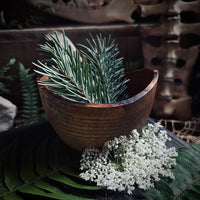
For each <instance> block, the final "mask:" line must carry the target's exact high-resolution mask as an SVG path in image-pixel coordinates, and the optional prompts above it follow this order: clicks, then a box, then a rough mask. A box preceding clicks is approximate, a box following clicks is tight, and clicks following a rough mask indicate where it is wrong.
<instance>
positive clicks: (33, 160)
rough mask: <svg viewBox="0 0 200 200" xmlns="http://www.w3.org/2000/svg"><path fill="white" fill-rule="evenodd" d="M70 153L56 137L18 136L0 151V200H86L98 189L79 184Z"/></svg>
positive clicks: (49, 135)
mask: <svg viewBox="0 0 200 200" xmlns="http://www.w3.org/2000/svg"><path fill="white" fill-rule="evenodd" d="M25 138H26V139H25ZM24 139H25V140H24ZM52 147H53V148H52ZM72 152H73V151H72V150H70V149H69V148H68V147H67V146H66V145H65V144H64V143H63V142H61V140H60V139H58V137H57V136H56V135H54V136H52V135H51V134H48V135H44V134H40V136H39V135H38V134H37V133H35V134H34V135H33V137H31V140H30V136H28V135H26V136H23V139H22V138H21V136H19V138H18V139H17V140H15V141H14V142H13V143H11V144H10V145H8V146H7V147H6V148H5V149H4V151H0V199H12V200H14V199H21V200H23V199H49V198H50V199H60V200H65V199H71V200H82V199H83V200H88V199H90V198H87V196H90V195H88V191H93V193H94V192H95V191H98V190H100V189H102V188H101V187H97V186H91V185H89V184H87V183H83V182H82V181H81V178H80V177H79V171H78V166H77V165H76V164H74V163H77V161H79V159H80V155H79V154H78V153H76V152H73V153H72ZM78 163H79V162H78ZM73 190H74V191H76V193H73V192H72V191H73ZM83 195H84V196H86V197H82V196H83Z"/></svg>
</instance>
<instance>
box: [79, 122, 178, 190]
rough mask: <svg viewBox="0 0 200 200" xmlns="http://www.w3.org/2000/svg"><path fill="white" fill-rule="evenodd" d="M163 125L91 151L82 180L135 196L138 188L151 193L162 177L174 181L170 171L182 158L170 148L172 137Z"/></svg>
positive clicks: (84, 157)
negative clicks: (134, 191) (136, 187)
mask: <svg viewBox="0 0 200 200" xmlns="http://www.w3.org/2000/svg"><path fill="white" fill-rule="evenodd" d="M160 127H161V125H160V124H159V123H155V124H154V125H153V124H148V126H147V127H146V128H145V129H143V130H142V132H141V134H140V133H138V132H137V130H133V131H132V133H131V134H130V135H129V136H128V137H127V136H120V137H119V138H114V139H113V140H110V141H107V142H105V144H104V146H103V148H102V151H100V150H99V149H97V148H94V147H92V148H87V149H85V151H84V152H83V154H82V159H81V160H80V169H81V170H82V171H83V172H82V173H81V174H80V177H81V178H83V179H85V180H86V181H88V180H90V181H94V182H96V183H97V185H98V186H104V187H107V188H108V189H110V190H114V191H116V190H118V191H125V190H126V191H127V193H128V194H131V193H132V191H133V190H134V189H135V185H137V186H138V187H139V188H141V189H144V190H147V189H149V188H151V187H153V186H154V182H155V181H159V180H160V179H159V175H163V176H166V177H170V178H174V176H173V174H172V172H171V171H170V169H171V168H172V167H173V166H174V165H176V159H175V157H177V156H178V154H177V152H176V149H175V148H174V147H172V148H169V149H167V148H166V145H165V143H166V141H169V140H170V138H169V137H168V136H167V133H166V131H164V130H161V131H159V128H160Z"/></svg>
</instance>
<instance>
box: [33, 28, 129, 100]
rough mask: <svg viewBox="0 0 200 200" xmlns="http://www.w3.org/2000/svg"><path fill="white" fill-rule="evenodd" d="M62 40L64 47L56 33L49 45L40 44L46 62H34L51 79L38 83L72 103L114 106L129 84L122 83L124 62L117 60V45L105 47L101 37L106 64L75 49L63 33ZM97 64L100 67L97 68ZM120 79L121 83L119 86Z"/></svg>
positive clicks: (47, 40)
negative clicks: (109, 104)
mask: <svg viewBox="0 0 200 200" xmlns="http://www.w3.org/2000/svg"><path fill="white" fill-rule="evenodd" d="M62 37H63V39H62V41H63V44H62V41H61V40H60V39H59V37H58V34H57V33H56V34H55V35H50V36H47V37H46V43H45V44H44V45H40V50H41V51H42V53H43V55H45V56H46V59H45V60H43V62H40V61H38V64H36V63H33V64H34V65H35V66H36V67H37V70H35V72H37V73H38V74H40V75H45V76H48V77H49V79H48V80H46V81H42V82H39V84H41V85H47V86H50V87H52V91H53V92H54V93H55V94H57V95H59V96H62V97H64V98H65V99H68V100H70V101H74V102H83V103H85V102H87V103H115V102H116V99H117V98H118V97H119V96H120V95H121V94H122V92H124V90H125V86H124V84H125V83H126V81H122V77H123V75H124V74H123V69H119V68H120V66H121V63H122V59H117V58H116V56H117V53H118V49H117V48H116V46H115V45H114V42H112V43H108V44H107V43H106V44H104V43H105V41H101V40H102V38H99V43H98V45H99V47H98V48H100V49H101V52H103V53H102V56H101V57H103V58H102V59H103V63H101V62H100V60H96V61H95V60H93V59H94V56H93V57H89V56H88V55H87V54H86V53H83V52H79V51H78V50H76V51H75V50H72V47H71V46H70V45H69V43H68V42H67V41H66V37H65V33H64V32H63V34H62ZM109 40H110V39H109ZM88 41H89V40H88ZM96 45H97V44H96ZM109 45H111V46H109ZM96 48H97V47H96ZM110 50H111V51H110ZM91 51H93V54H94V53H96V51H95V49H92V50H91ZM104 51H106V52H105V53H104ZM110 61H112V64H111V63H110ZM95 62H96V65H98V66H99V68H97V67H96V68H94V63H95ZM104 63H106V66H104ZM115 63H117V64H115ZM108 65H109V66H110V67H109V66H108ZM102 66H103V68H102ZM109 68H110V69H109ZM111 68H112V69H111ZM119 80H120V81H122V82H120V83H119ZM111 96H112V97H111Z"/></svg>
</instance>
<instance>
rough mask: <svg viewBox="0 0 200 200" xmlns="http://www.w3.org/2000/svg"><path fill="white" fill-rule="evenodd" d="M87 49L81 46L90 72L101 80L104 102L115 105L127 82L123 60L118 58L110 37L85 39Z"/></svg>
mask: <svg viewBox="0 0 200 200" xmlns="http://www.w3.org/2000/svg"><path fill="white" fill-rule="evenodd" d="M86 40H87V42H88V45H89V47H87V46H85V45H81V44H80V46H81V47H83V48H84V49H85V50H86V52H87V53H86V52H84V51H81V52H82V55H84V56H85V57H86V58H87V60H88V61H89V63H90V65H91V70H92V71H93V73H94V74H97V75H98V76H99V77H100V79H101V85H102V88H103V91H105V93H106V94H107V95H106V98H107V99H106V102H105V103H116V102H117V101H118V100H119V97H120V96H121V95H122V94H123V93H124V91H125V89H126V86H125V83H126V82H127V80H125V79H124V80H123V78H124V68H122V64H123V63H122V62H123V58H118V55H119V49H118V47H117V45H116V44H115V41H114V40H111V36H109V38H108V39H106V38H105V37H104V38H103V37H102V36H101V35H99V36H96V40H97V42H96V40H95V38H93V36H91V39H90V40H89V39H86Z"/></svg>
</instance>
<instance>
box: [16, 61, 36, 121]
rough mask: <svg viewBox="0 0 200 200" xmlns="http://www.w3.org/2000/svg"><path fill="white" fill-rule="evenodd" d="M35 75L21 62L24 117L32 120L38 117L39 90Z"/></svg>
mask: <svg viewBox="0 0 200 200" xmlns="http://www.w3.org/2000/svg"><path fill="white" fill-rule="evenodd" d="M33 76H34V74H33V73H30V69H25V67H24V66H23V64H22V63H19V80H20V85H21V94H22V99H23V108H22V111H21V112H22V117H23V118H25V119H32V120H34V119H35V118H37V117H38V90H37V87H36V83H35V82H34V80H33ZM31 123H33V121H32V122H31Z"/></svg>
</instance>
